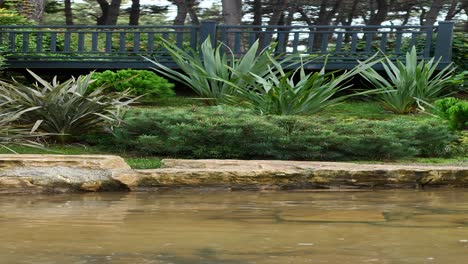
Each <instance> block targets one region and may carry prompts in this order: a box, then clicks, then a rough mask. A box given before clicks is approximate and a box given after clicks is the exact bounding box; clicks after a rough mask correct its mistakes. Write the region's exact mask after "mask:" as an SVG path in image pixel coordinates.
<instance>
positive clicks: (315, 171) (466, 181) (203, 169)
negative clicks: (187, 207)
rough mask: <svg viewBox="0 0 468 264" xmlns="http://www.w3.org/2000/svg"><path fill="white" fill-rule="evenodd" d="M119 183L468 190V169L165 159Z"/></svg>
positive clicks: (135, 187)
mask: <svg viewBox="0 0 468 264" xmlns="http://www.w3.org/2000/svg"><path fill="white" fill-rule="evenodd" d="M116 179H118V180H119V181H121V182H122V183H124V184H125V185H127V186H128V187H129V188H130V189H133V190H139V189H150V188H158V187H198V186H204V187H216V186H222V187H227V188H240V189H242V188H258V189H264V188H272V189H288V188H324V189H358V188H366V189H374V188H420V187H430V186H432V187H440V186H449V187H468V166H464V165H441V166H435V165H393V164H391V165H389V164H357V163H344V162H308V161H275V160H183V159H165V160H163V168H161V169H154V170H135V171H133V172H131V174H128V173H125V172H123V174H119V175H117V176H116Z"/></svg>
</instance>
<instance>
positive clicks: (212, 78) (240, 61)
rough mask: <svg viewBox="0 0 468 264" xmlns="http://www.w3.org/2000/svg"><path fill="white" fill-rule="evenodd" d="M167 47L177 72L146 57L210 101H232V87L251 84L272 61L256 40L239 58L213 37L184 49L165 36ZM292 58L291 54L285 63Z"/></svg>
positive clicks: (209, 102)
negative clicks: (193, 47) (176, 66)
mask: <svg viewBox="0 0 468 264" xmlns="http://www.w3.org/2000/svg"><path fill="white" fill-rule="evenodd" d="M161 41H162V43H163V46H164V48H165V49H166V50H167V52H168V53H169V55H170V56H171V58H172V59H173V61H174V62H175V63H176V64H177V65H178V66H179V68H180V69H181V70H182V72H178V71H175V70H173V69H171V68H169V67H167V66H165V65H163V64H162V63H159V62H157V61H154V60H151V59H149V58H146V59H147V60H148V61H150V62H151V63H153V64H154V65H155V66H156V68H154V70H155V71H157V72H159V73H161V74H163V75H165V76H167V77H169V78H172V79H174V80H176V81H178V82H181V83H183V84H185V85H187V86H188V87H190V88H191V89H192V90H193V91H195V93H197V94H198V95H199V96H200V97H202V98H204V99H207V102H208V104H222V103H226V102H227V101H230V100H231V99H232V96H233V95H235V91H234V90H233V87H234V86H235V87H245V86H250V85H252V84H253V83H254V82H255V78H253V76H252V75H251V74H250V73H254V74H256V75H258V76H264V75H265V74H267V73H268V68H267V65H268V64H269V63H270V60H269V58H268V56H267V54H269V52H268V50H269V48H271V47H269V48H267V49H264V50H259V42H258V41H256V42H255V43H254V44H253V45H252V46H251V47H250V48H249V50H247V52H246V53H245V55H242V56H240V57H236V56H235V55H234V53H233V52H232V50H230V49H229V47H228V46H226V45H224V44H222V43H221V44H219V45H218V46H217V47H213V45H212V44H211V40H210V38H207V39H206V40H205V41H204V42H203V43H202V45H201V47H200V51H199V52H198V51H194V50H189V51H185V50H182V49H180V48H178V47H176V46H174V45H173V44H172V43H170V42H168V41H166V40H164V39H162V40H161ZM291 59H293V56H290V57H288V58H286V59H285V60H283V61H282V62H283V63H285V62H287V61H289V60H291Z"/></svg>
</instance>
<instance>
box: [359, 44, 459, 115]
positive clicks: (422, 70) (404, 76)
mask: <svg viewBox="0 0 468 264" xmlns="http://www.w3.org/2000/svg"><path fill="white" fill-rule="evenodd" d="M439 61H440V59H439V60H437V61H436V60H435V59H434V58H432V59H430V60H429V61H424V60H421V61H420V62H418V55H417V52H416V48H415V47H413V48H412V49H411V51H410V52H408V53H406V61H405V62H404V63H403V62H401V61H399V60H397V61H396V63H393V62H392V60H391V59H390V58H388V57H385V61H384V62H382V66H383V68H384V70H385V73H386V74H387V76H388V78H385V77H384V76H382V75H381V74H379V73H378V72H377V71H375V70H374V69H372V68H368V69H367V70H366V71H363V72H362V73H361V75H362V76H363V77H364V78H365V79H367V80H368V81H369V82H370V83H372V84H373V85H374V86H375V87H376V88H378V89H381V93H379V96H378V97H379V100H380V102H381V103H382V105H383V106H384V107H385V108H386V109H388V110H390V111H392V112H394V113H397V114H407V113H410V112H412V111H414V110H415V109H416V108H417V100H422V101H424V102H428V103H432V102H433V101H435V100H436V99H438V98H440V96H441V94H442V93H443V92H444V90H445V89H446V88H448V87H449V86H450V85H451V84H452V80H451V77H452V73H453V71H454V67H452V64H450V65H448V66H446V67H445V68H443V69H442V70H440V71H437V65H438V64H439Z"/></svg>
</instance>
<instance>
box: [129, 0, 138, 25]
mask: <svg viewBox="0 0 468 264" xmlns="http://www.w3.org/2000/svg"><path fill="white" fill-rule="evenodd" d="M139 23H140V0H132V6H131V8H130V19H129V21H128V24H129V25H131V26H138V24H139Z"/></svg>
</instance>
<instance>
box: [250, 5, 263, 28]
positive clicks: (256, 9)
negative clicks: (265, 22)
mask: <svg viewBox="0 0 468 264" xmlns="http://www.w3.org/2000/svg"><path fill="white" fill-rule="evenodd" d="M262 11H263V10H262V1H261V0H254V3H253V13H254V16H253V22H252V25H258V26H260V25H262V15H263V13H262Z"/></svg>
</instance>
